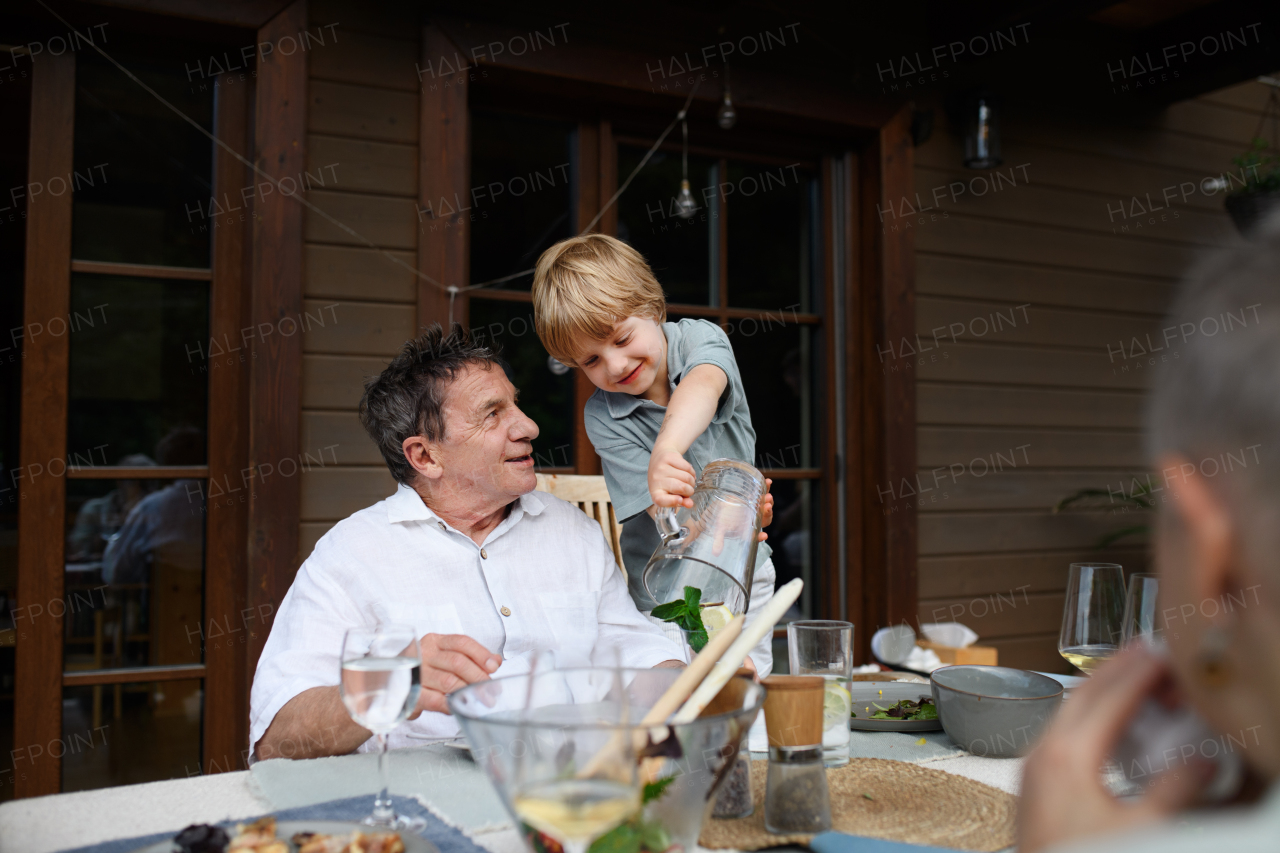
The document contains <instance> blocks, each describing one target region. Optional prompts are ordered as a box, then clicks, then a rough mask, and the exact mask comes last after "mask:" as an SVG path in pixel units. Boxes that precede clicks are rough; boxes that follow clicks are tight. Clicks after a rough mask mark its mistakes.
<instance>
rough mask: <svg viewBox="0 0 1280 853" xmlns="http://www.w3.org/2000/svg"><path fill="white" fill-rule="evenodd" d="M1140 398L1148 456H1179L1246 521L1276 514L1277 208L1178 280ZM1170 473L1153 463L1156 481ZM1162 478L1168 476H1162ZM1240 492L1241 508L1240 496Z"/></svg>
mask: <svg viewBox="0 0 1280 853" xmlns="http://www.w3.org/2000/svg"><path fill="white" fill-rule="evenodd" d="M1160 336H1161V337H1159V338H1157V341H1159V340H1164V341H1166V343H1167V345H1166V346H1165V349H1166V353H1165V359H1166V361H1165V363H1164V364H1162V365H1160V368H1159V369H1158V370H1157V371H1156V377H1155V383H1154V387H1153V389H1152V393H1151V397H1150V399H1149V402H1148V407H1147V450H1148V453H1149V457H1150V459H1151V460H1152V461H1153V462H1158V460H1159V459H1160V458H1161V457H1165V456H1168V455H1174V454H1176V455H1180V456H1182V457H1184V458H1185V459H1186V463H1187V464H1188V465H1192V466H1194V467H1195V472H1196V473H1197V474H1199V475H1200V476H1202V477H1204V478H1205V479H1206V481H1207V483H1208V484H1209V485H1210V487H1211V488H1213V489H1214V491H1215V492H1217V493H1219V494H1221V495H1223V497H1225V498H1228V499H1229V500H1231V501H1232V503H1233V504H1235V506H1236V509H1237V510H1239V511H1242V512H1244V513H1245V514H1246V516H1247V518H1246V519H1245V521H1246V523H1247V524H1250V525H1251V526H1252V525H1253V524H1256V523H1258V522H1260V521H1262V520H1263V518H1264V517H1270V518H1272V519H1273V520H1274V519H1275V518H1276V517H1277V516H1278V515H1280V216H1273V217H1272V218H1271V219H1270V220H1268V221H1267V222H1266V223H1265V224H1264V225H1263V226H1262V227H1261V228H1259V229H1258V231H1257V233H1255V234H1254V235H1253V240H1252V241H1251V242H1249V243H1248V244H1246V245H1243V246H1240V247H1239V248H1235V249H1230V250H1227V251H1225V252H1223V253H1222V254H1221V255H1218V256H1215V258H1213V259H1212V260H1211V261H1210V262H1208V263H1206V264H1204V265H1202V266H1201V267H1199V268H1198V269H1197V270H1195V271H1194V272H1193V273H1192V274H1191V275H1190V276H1189V277H1188V278H1187V280H1186V281H1185V282H1184V283H1183V285H1182V286H1181V287H1180V288H1179V290H1178V294H1177V296H1176V298H1175V300H1174V304H1173V308H1172V310H1171V311H1170V313H1169V316H1168V319H1167V320H1166V322H1165V323H1164V324H1163V326H1162V329H1161V332H1160ZM1190 474H1191V471H1190V470H1186V469H1185V468H1184V469H1183V470H1182V471H1179V472H1173V471H1169V472H1160V475H1161V483H1163V482H1164V481H1165V480H1167V479H1170V478H1177V477H1178V476H1189V475H1190ZM1170 481H1171V482H1174V481H1176V479H1175V480H1170ZM1241 500H1244V501H1247V502H1248V504H1249V506H1248V508H1247V509H1246V508H1245V507H1244V506H1243V505H1241V504H1240V503H1239V501H1241Z"/></svg>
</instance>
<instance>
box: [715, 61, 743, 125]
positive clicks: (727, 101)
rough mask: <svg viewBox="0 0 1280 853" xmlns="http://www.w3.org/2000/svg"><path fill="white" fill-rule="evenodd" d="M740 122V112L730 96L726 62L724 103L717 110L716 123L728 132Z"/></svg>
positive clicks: (726, 64)
mask: <svg viewBox="0 0 1280 853" xmlns="http://www.w3.org/2000/svg"><path fill="white" fill-rule="evenodd" d="M737 120H738V111H737V110H735V109H734V108H733V98H731V97H730V96H729V64H728V63H727V62H726V63H725V66H724V101H722V102H721V104H720V109H718V110H716V123H717V124H719V125H720V129H721V130H728V129H730V128H731V127H733V125H734V123H735V122H736V121H737Z"/></svg>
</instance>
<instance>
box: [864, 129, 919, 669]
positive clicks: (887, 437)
mask: <svg viewBox="0 0 1280 853" xmlns="http://www.w3.org/2000/svg"><path fill="white" fill-rule="evenodd" d="M912 161H913V150H912V143H911V111H910V109H909V108H904V109H903V110H901V111H900V112H898V113H897V114H896V115H894V116H893V118H891V119H890V120H889V122H887V123H886V124H885V125H884V126H883V127H882V128H881V129H880V131H879V134H878V135H877V137H876V139H875V140H874V141H873V143H872V144H871V145H870V146H869V150H867V151H866V152H865V156H863V157H862V158H861V170H860V180H861V184H862V187H861V192H860V193H859V196H860V198H859V201H860V203H859V210H858V217H859V220H860V222H859V236H860V239H859V241H858V242H859V243H860V245H861V246H862V247H864V248H866V249H869V250H870V251H868V252H866V253H864V255H863V257H862V259H861V263H860V264H859V268H860V276H861V279H862V286H861V287H860V288H859V290H860V294H859V302H860V317H861V324H860V329H859V335H860V337H861V340H860V341H859V344H858V356H859V358H860V360H861V369H860V372H859V373H858V374H857V376H858V377H859V378H860V382H861V407H860V408H861V430H862V432H863V434H862V437H861V453H862V481H861V489H860V495H859V499H860V500H861V503H862V510H863V511H862V519H863V525H862V533H863V539H862V542H861V552H862V568H861V573H860V574H861V581H862V589H861V618H862V623H863V626H865V630H860V631H859V637H860V642H861V644H862V646H863V649H864V651H865V649H866V644H867V643H868V642H869V641H870V639H871V635H872V634H873V633H874V632H875V631H876V629H878V628H883V627H886V626H888V625H895V624H899V623H901V622H904V621H905V622H907V623H909V624H912V625H915V624H917V614H916V601H917V597H918V590H917V569H916V553H917V544H916V530H917V516H916V509H915V507H914V506H911V505H910V504H907V505H905V506H904V505H903V502H902V501H901V500H898V501H892V500H891V501H885V500H884V497H883V496H884V495H885V494H894V495H897V494H900V492H901V490H902V483H903V482H904V481H905V482H907V483H912V482H914V480H915V473H916V419H915V399H916V395H915V386H916V382H915V365H914V364H913V363H911V362H910V361H909V360H903V359H896V360H894V359H890V360H888V361H886V360H885V359H884V358H883V357H882V356H883V354H884V353H886V352H889V351H891V348H892V351H894V352H896V351H897V350H898V348H899V347H900V346H901V342H902V340H903V339H904V338H905V339H907V340H908V341H909V340H912V339H913V338H914V335H915V258H914V252H915V245H914V240H913V239H912V235H913V232H912V231H911V230H910V229H907V230H905V231H904V230H894V229H888V230H886V229H884V228H882V227H881V226H880V218H879V216H878V214H877V211H879V210H886V209H889V207H890V205H891V204H892V205H897V204H898V203H899V202H900V200H901V199H902V198H904V197H910V195H911V193H912V192H913V190H912V186H913V177H912V172H911V170H912ZM890 361H891V362H892V364H890V365H889V366H890V367H893V368H896V369H889V370H886V369H885V367H886V364H889V362H890ZM857 391H858V389H857V388H856V387H855V388H852V389H851V392H854V393H856V392H857ZM850 436H851V437H852V432H851V433H850ZM851 452H852V451H851ZM854 547H857V545H856V544H855V543H854V542H853V541H852V540H850V548H854ZM852 594H853V593H852V586H851V588H850V595H851V596H852ZM854 603H855V602H854V600H853V599H852V598H851V599H850V604H851V606H852V605H853V604H854ZM851 612H853V611H852V610H851ZM854 621H855V622H856V621H857V617H854Z"/></svg>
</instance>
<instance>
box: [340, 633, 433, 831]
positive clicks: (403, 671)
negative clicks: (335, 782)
mask: <svg viewBox="0 0 1280 853" xmlns="http://www.w3.org/2000/svg"><path fill="white" fill-rule="evenodd" d="M421 671H422V657H421V653H420V652H419V650H418V635H417V632H416V631H415V630H414V629H413V627H412V626H410V625H377V626H373V627H367V628H351V629H350V630H348V631H347V632H346V634H345V635H344V636H343V638H342V672H341V680H340V681H339V685H340V687H339V692H340V693H341V694H342V704H343V705H345V706H346V708H347V713H348V714H350V715H351V719H353V720H355V721H356V722H357V723H359V724H360V725H362V726H364V727H365V728H366V729H368V730H369V731H371V732H373V734H374V736H375V737H376V738H377V739H378V775H379V777H380V778H381V780H382V789H381V790H380V791H379V792H378V795H377V797H376V798H375V799H374V801H373V814H371V815H369V816H368V817H366V818H365V819H364V820H363V821H362V823H364V824H365V825H367V826H375V827H378V828H380V829H394V830H410V831H413V832H421V831H422V829H423V828H424V827H425V826H426V823H425V821H423V819H422V818H415V817H405V816H403V815H397V814H396V812H395V809H394V808H393V807H392V803H391V795H390V793H389V791H388V785H389V783H388V781H387V735H389V734H390V733H391V730H392V729H394V728H395V727H396V726H398V725H400V724H401V723H403V722H404V721H405V719H406V718H407V717H408V716H409V714H410V713H411V712H412V711H413V709H414V707H415V706H416V705H417V703H418V693H419V691H420V690H421V685H420V683H419V677H420V674H421Z"/></svg>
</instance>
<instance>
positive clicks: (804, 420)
mask: <svg viewBox="0 0 1280 853" xmlns="http://www.w3.org/2000/svg"><path fill="white" fill-rule="evenodd" d="M729 323H730V325H729V328H728V329H726V331H727V332H728V334H729V341H730V342H731V343H732V344H733V352H734V357H735V358H736V359H737V362H738V371H739V372H740V373H741V374H742V387H743V388H744V389H745V390H746V392H747V404H748V405H749V406H750V407H751V422H752V426H754V427H755V431H756V465H757V467H760V468H808V467H811V465H812V464H813V463H812V459H813V439H812V433H813V420H814V418H813V415H812V412H813V395H812V379H811V377H812V372H813V366H812V359H811V353H810V349H811V341H812V338H813V335H812V332H811V330H810V328H809V327H808V326H802V325H798V324H796V323H794V322H790V321H786V322H783V321H778V320H770V319H764V320H756V319H751V318H748V319H744V320H730V321H729Z"/></svg>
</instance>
